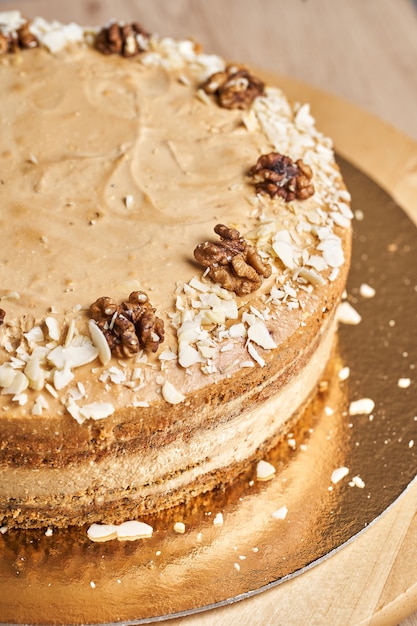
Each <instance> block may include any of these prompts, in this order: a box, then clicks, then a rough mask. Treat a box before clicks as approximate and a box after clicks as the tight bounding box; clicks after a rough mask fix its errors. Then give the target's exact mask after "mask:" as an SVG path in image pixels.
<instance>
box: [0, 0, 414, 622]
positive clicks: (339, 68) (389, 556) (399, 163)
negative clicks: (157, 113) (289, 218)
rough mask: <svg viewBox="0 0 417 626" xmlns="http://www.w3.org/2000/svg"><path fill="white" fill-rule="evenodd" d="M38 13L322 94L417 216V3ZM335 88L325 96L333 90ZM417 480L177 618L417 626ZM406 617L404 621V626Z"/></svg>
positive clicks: (244, 3)
mask: <svg viewBox="0 0 417 626" xmlns="http://www.w3.org/2000/svg"><path fill="white" fill-rule="evenodd" d="M17 7H20V8H21V10H22V11H23V12H24V13H25V14H26V15H27V16H29V17H33V16H34V15H44V16H45V17H48V18H53V17H55V18H57V19H60V20H62V21H70V20H74V21H78V22H80V23H84V24H90V25H97V24H102V23H104V22H105V21H107V20H108V19H110V18H112V17H117V18H118V19H125V20H130V19H138V20H139V21H141V22H142V23H143V25H144V26H145V27H146V28H147V29H148V30H150V31H154V32H155V31H156V32H158V33H160V34H166V35H168V34H170V35H173V36H175V37H186V36H190V35H192V36H194V37H195V38H196V39H198V40H199V41H200V42H201V43H203V45H204V47H205V49H206V51H208V52H218V53H219V54H222V55H223V56H225V57H226V58H228V59H230V60H234V61H241V62H244V63H247V64H250V65H252V66H254V67H257V68H262V69H263V70H265V71H266V72H267V73H269V75H270V76H271V74H273V78H274V80H275V82H276V81H277V77H276V76H277V75H278V80H279V82H280V84H281V85H282V87H283V88H284V89H285V90H286V92H287V93H288V94H289V95H290V97H291V98H294V99H296V100H300V101H306V100H308V101H310V102H311V104H312V111H313V114H314V115H315V117H316V119H317V121H318V125H319V127H320V128H321V129H322V130H323V131H324V132H326V133H328V134H330V135H331V136H332V137H333V139H334V142H335V146H336V148H337V150H338V151H339V152H340V153H341V154H342V155H343V156H345V157H346V158H348V159H349V160H351V161H352V162H353V163H354V164H356V165H357V166H359V167H360V168H361V169H362V170H363V171H365V172H366V173H368V174H370V175H371V176H372V177H373V178H374V179H375V180H376V181H377V182H378V183H379V184H380V185H382V186H383V187H384V188H385V189H387V190H388V191H389V192H390V193H391V195H392V196H394V198H395V199H396V200H397V201H398V202H399V203H400V204H401V205H402V206H403V207H404V208H405V210H406V211H407V212H408V213H409V215H411V216H412V217H413V219H414V220H415V221H416V222H417V143H416V142H417V114H416V104H417V69H416V68H417V7H416V6H415V5H414V4H413V2H412V1H411V0H396V1H395V2H394V1H393V0H333V2H331V1H330V0H314V1H313V0H304V1H303V0H292V2H289V1H288V0H256V2H255V1H254V0H210V1H208V0H125V1H122V0H119V2H117V3H115V2H112V1H109V0H78V1H77V2H59V3H57V2H53V1H52V0H23V1H22V2H5V1H3V0H0V10H4V9H11V8H17ZM323 92H324V93H323ZM416 512H417V482H415V483H413V485H412V486H411V487H410V489H409V490H408V492H407V493H406V494H405V495H403V496H402V498H401V499H400V500H399V501H398V502H397V503H396V504H395V505H394V506H393V507H392V508H391V509H390V510H389V511H388V512H386V513H385V515H384V516H383V517H382V518H381V519H380V520H378V521H377V522H376V523H375V524H374V525H373V526H371V527H370V528H369V529H368V530H366V532H364V533H363V534H362V535H361V536H360V537H358V538H357V539H356V540H355V541H353V542H352V543H350V544H349V545H348V546H346V547H345V548H343V549H342V550H340V551H339V552H337V553H336V554H335V555H333V556H332V557H330V558H329V559H327V560H325V561H324V562H323V563H321V564H320V565H318V566H316V567H314V568H313V569H312V570H310V571H308V572H306V573H305V574H303V575H301V576H298V577H296V578H294V579H293V580H291V581H289V582H287V583H285V584H283V585H280V586H278V587H277V588H275V589H272V590H270V591H268V592H265V593H263V594H261V595H258V596H254V597H253V598H250V599H248V600H245V601H242V602H239V603H237V604H234V605H231V606H228V607H224V608H220V609H216V610H214V611H210V612H206V613H202V614H200V615H198V616H196V617H191V618H182V619H176V620H173V621H170V622H169V624H172V625H175V626H178V625H181V626H195V625H196V624H198V625H199V626H200V625H202V626H220V625H223V624H241V625H242V626H245V625H249V624H250V625H253V624H262V625H268V624H271V625H272V624H273V625H278V626H279V625H285V626H299V625H300V624H308V625H309V626H316V625H317V626H321V625H327V624H329V625H331V626H338V625H340V626H362V625H365V624H366V625H368V624H369V625H372V626H376V625H390V626H391V625H392V626H394V625H397V624H399V623H400V622H401V626H417V612H416V611H417V559H416V552H417V515H416ZM401 620H403V621H401Z"/></svg>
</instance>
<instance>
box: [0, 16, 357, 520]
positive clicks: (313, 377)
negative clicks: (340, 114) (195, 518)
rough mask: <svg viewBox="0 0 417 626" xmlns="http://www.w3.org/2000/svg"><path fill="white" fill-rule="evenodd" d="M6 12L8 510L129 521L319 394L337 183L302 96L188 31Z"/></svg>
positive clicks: (188, 488) (337, 236) (0, 516)
mask: <svg viewBox="0 0 417 626" xmlns="http://www.w3.org/2000/svg"><path fill="white" fill-rule="evenodd" d="M0 29H1V30H0V52H1V55H0V82H1V85H2V98H1V100H0V116H1V121H2V132H1V136H0V177H1V180H0V202H1V217H0V219H1V248H0V391H1V393H0V438H1V446H0V450H1V451H0V467H1V481H0V524H2V525H3V526H7V527H9V528H13V527H20V528H31V527H42V526H46V525H49V526H50V525H54V526H58V527H66V526H69V525H81V524H86V523H88V524H90V523H93V522H102V523H121V522H122V521H123V520H132V519H138V518H140V516H141V515H145V514H149V513H153V512H157V511H159V510H161V509H164V508H168V507H172V506H175V505H177V504H178V503H181V502H184V501H187V500H189V499H190V498H192V497H194V496H196V495H198V494H200V493H203V492H204V491H207V490H211V489H213V488H214V487H216V486H218V485H224V484H226V483H229V482H230V481H232V480H233V479H234V478H235V477H236V476H237V475H238V474H239V473H240V472H242V471H243V470H244V469H245V468H247V466H248V463H249V462H251V461H254V460H257V459H261V458H262V455H263V454H265V451H266V450H267V449H268V448H270V447H271V446H272V445H273V444H274V443H275V442H276V441H277V439H278V438H279V437H280V436H282V433H283V432H285V431H286V429H288V428H290V427H291V425H292V424H293V423H294V421H295V420H297V417H298V415H299V414H300V411H301V410H302V408H303V406H304V405H305V404H306V402H307V401H308V399H309V398H311V396H312V395H313V394H314V392H315V390H316V389H317V384H318V381H319V380H320V377H321V375H322V373H323V371H324V369H325V367H326V364H327V362H328V361H329V358H330V355H331V351H332V346H333V344H334V338H335V333H336V327H337V326H336V309H337V305H338V303H339V301H340V299H341V296H342V293H343V290H344V288H345V282H346V276H347V272H348V268H349V259H350V245H351V225H350V221H351V217H352V214H351V210H350V207H349V194H348V192H347V191H346V189H345V187H344V184H343V181H342V178H341V175H340V173H339V170H338V167H337V165H336V164H335V159H334V154H333V150H332V144H331V141H330V140H329V139H328V138H326V137H324V136H323V135H322V134H321V133H320V132H319V131H318V130H317V129H316V127H315V122H314V120H313V118H312V116H311V114H310V111H309V107H308V105H306V104H303V105H301V104H298V103H295V104H290V103H289V102H288V101H287V99H286V98H285V96H284V94H283V93H282V92H281V91H280V89H279V88H277V87H274V86H268V85H265V84H264V83H263V82H262V80H260V78H258V77H257V76H254V75H253V74H252V73H251V72H250V70H248V69H247V68H245V67H243V66H237V65H230V64H226V63H225V62H224V61H223V60H222V59H221V58H219V57H218V56H214V55H208V54H205V53H204V52H203V51H202V50H201V49H200V48H199V46H198V45H196V44H195V42H193V41H191V40H185V41H175V40H173V39H171V38H167V37H159V36H157V35H154V34H149V33H147V32H146V31H145V30H144V29H143V28H142V27H141V26H140V25H139V24H137V23H134V24H119V23H117V22H113V23H111V24H108V25H106V26H105V27H104V28H98V29H95V28H82V27H80V26H78V25H75V24H69V25H63V24H59V23H57V22H53V23H48V22H46V21H45V20H43V19H41V18H37V19H35V20H33V21H32V22H27V21H26V20H25V19H24V18H23V17H22V16H21V15H20V13H19V12H17V11H10V12H5V13H0Z"/></svg>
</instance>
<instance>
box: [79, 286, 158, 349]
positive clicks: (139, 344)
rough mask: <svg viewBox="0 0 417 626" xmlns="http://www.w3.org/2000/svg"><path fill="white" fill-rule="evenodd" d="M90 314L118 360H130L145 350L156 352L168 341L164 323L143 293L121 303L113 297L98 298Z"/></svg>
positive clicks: (131, 295) (140, 292)
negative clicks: (165, 335)
mask: <svg viewBox="0 0 417 626" xmlns="http://www.w3.org/2000/svg"><path fill="white" fill-rule="evenodd" d="M90 315H91V317H92V318H93V320H94V321H95V322H96V323H97V326H98V327H99V328H100V329H101V331H102V332H103V334H104V336H105V337H106V340H107V343H108V344H109V347H110V350H111V351H112V353H113V354H114V355H115V356H116V357H118V358H129V357H131V356H133V355H135V354H136V353H137V352H139V350H140V349H141V348H142V349H144V350H150V351H151V352H156V351H157V349H158V346H159V344H160V343H162V342H163V340H164V322H163V321H162V320H161V319H159V318H158V317H156V315H155V309H154V308H153V307H152V305H151V304H150V302H149V300H148V296H147V295H146V293H144V292H142V291H133V292H132V293H131V294H130V296H129V298H128V300H127V301H125V302H122V303H121V304H117V302H116V301H115V300H113V298H108V297H102V298H98V300H96V301H95V302H93V304H92V305H91V306H90Z"/></svg>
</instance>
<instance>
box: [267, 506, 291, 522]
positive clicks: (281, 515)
mask: <svg viewBox="0 0 417 626" xmlns="http://www.w3.org/2000/svg"><path fill="white" fill-rule="evenodd" d="M287 513H288V509H287V507H286V506H282V507H281V508H279V509H277V510H276V511H274V512H273V513H272V514H271V515H272V517H273V518H274V519H282V520H284V519H285V518H286V517H287Z"/></svg>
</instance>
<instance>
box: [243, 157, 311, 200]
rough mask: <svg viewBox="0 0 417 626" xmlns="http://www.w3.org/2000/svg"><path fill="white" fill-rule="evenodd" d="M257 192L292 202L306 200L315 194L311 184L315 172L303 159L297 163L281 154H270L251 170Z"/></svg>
mask: <svg viewBox="0 0 417 626" xmlns="http://www.w3.org/2000/svg"><path fill="white" fill-rule="evenodd" d="M249 176H251V177H252V179H253V182H254V184H255V187H256V191H258V192H264V193H267V194H269V195H270V196H271V198H273V197H275V196H279V197H281V198H284V200H285V201H286V202H291V201H292V200H306V199H307V198H309V197H310V196H312V195H313V194H314V186H313V184H312V183H311V179H312V177H313V172H312V171H311V168H310V167H309V166H308V165H306V164H305V163H304V162H303V161H302V160H301V159H298V160H297V161H296V162H295V163H294V161H293V160H292V159H291V158H290V157H288V156H284V155H282V154H280V153H279V152H270V153H269V154H263V155H262V156H260V157H259V159H258V161H257V163H256V165H254V166H253V167H251V169H250V170H249Z"/></svg>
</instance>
